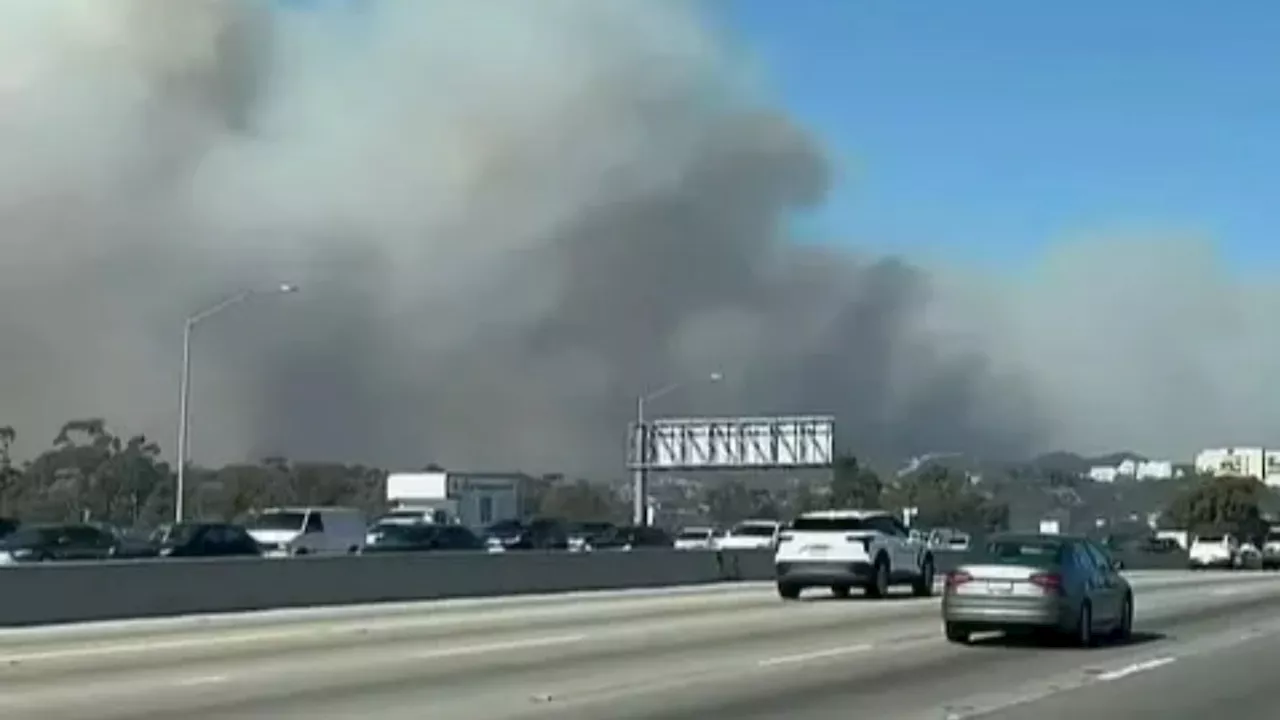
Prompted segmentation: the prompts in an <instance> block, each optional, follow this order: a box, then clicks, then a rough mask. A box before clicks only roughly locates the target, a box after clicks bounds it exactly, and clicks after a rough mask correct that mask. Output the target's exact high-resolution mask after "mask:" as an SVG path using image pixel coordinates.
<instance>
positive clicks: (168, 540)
mask: <svg viewBox="0 0 1280 720" xmlns="http://www.w3.org/2000/svg"><path fill="white" fill-rule="evenodd" d="M202 527H204V526H203V525H197V524H195V523H182V524H181V525H173V526H170V527H168V528H165V530H164V532H163V533H162V534H161V535H160V538H159V541H160V544H162V545H168V546H178V545H185V544H187V543H189V542H191V541H192V540H193V539H194V538H195V536H196V534H197V533H198V532H200V528H202Z"/></svg>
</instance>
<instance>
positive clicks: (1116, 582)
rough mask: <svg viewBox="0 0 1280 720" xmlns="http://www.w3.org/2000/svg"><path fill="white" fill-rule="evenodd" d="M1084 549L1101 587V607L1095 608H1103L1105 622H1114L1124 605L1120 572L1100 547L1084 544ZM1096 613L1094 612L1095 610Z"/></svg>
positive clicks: (1095, 544)
mask: <svg viewBox="0 0 1280 720" xmlns="http://www.w3.org/2000/svg"><path fill="white" fill-rule="evenodd" d="M1085 549H1086V550H1087V551H1088V552H1089V558H1090V559H1091V560H1092V561H1093V563H1094V566H1095V567H1096V568H1097V572H1098V575H1099V578H1100V584H1101V585H1102V598H1103V600H1102V602H1103V604H1102V605H1099V604H1097V603H1095V604H1094V607H1095V608H1099V609H1102V608H1105V614H1101V613H1100V615H1101V616H1102V617H1105V619H1106V620H1107V622H1115V621H1117V620H1118V619H1119V618H1120V612H1121V608H1122V606H1123V605H1124V583H1123V582H1121V577H1120V571H1119V570H1117V569H1116V565H1115V560H1114V559H1113V558H1112V557H1111V554H1110V553H1108V552H1107V551H1106V550H1105V549H1103V548H1102V546H1101V545H1099V544H1097V543H1095V542H1086V543H1085ZM1095 612H1096V610H1095Z"/></svg>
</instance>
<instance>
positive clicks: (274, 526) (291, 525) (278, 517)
mask: <svg viewBox="0 0 1280 720" xmlns="http://www.w3.org/2000/svg"><path fill="white" fill-rule="evenodd" d="M306 519H307V514H306V513H304V512H300V511H293V510H276V511H272V512H264V513H260V514H258V515H255V516H254V517H252V518H250V520H249V529H250V530H290V531H294V532H300V531H301V530H302V526H303V524H305V522H306Z"/></svg>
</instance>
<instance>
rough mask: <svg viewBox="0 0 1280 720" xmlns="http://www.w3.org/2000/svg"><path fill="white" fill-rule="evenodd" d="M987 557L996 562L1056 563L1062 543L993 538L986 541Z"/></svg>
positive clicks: (1060, 554)
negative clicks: (990, 540) (993, 539)
mask: <svg viewBox="0 0 1280 720" xmlns="http://www.w3.org/2000/svg"><path fill="white" fill-rule="evenodd" d="M986 554H987V557H988V558H989V559H991V560H995V561H997V562H1009V563H1022V562H1029V563H1056V562H1058V561H1059V559H1061V557H1062V543H1058V542H1051V541H1044V540H995V541H992V542H989V543H987V548H986Z"/></svg>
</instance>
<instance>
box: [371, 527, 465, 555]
mask: <svg viewBox="0 0 1280 720" xmlns="http://www.w3.org/2000/svg"><path fill="white" fill-rule="evenodd" d="M483 549H484V542H483V541H481V540H480V538H479V537H476V534H475V533H473V532H471V531H470V530H468V529H467V528H465V527H463V526H461V525H435V524H427V523H421V524H417V525H407V524H402V523H385V524H380V525H374V526H373V527H371V528H369V538H368V542H367V543H366V544H365V546H364V551H365V553H366V554H369V553H387V552H426V551H440V550H458V551H461V550H483Z"/></svg>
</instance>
